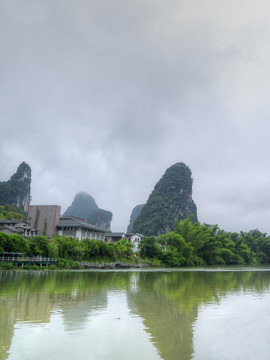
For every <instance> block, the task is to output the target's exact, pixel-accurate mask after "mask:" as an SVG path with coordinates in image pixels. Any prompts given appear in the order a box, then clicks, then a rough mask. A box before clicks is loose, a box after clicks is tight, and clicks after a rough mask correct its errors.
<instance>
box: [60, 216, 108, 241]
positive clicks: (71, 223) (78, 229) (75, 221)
mask: <svg viewBox="0 0 270 360" xmlns="http://www.w3.org/2000/svg"><path fill="white" fill-rule="evenodd" d="M56 228H57V233H58V235H60V236H68V237H72V238H76V239H78V240H83V239H86V238H88V239H91V240H102V241H104V240H105V230H104V229H101V228H99V227H97V226H94V225H91V224H88V223H87V222H86V221H85V220H84V219H80V218H76V217H74V216H69V217H68V216H67V217H61V218H60V222H59V224H58V225H57V226H56Z"/></svg>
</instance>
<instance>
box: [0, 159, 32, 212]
mask: <svg viewBox="0 0 270 360" xmlns="http://www.w3.org/2000/svg"><path fill="white" fill-rule="evenodd" d="M30 199H31V168H30V166H29V165H28V164H26V163H25V162H22V163H21V164H20V165H19V167H18V169H17V171H16V173H15V174H13V175H12V176H11V178H10V179H9V180H8V181H2V182H0V205H6V204H10V205H16V206H18V207H19V208H20V209H21V210H22V211H23V212H24V213H27V211H28V207H29V204H30Z"/></svg>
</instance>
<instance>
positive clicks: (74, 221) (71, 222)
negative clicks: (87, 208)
mask: <svg viewBox="0 0 270 360" xmlns="http://www.w3.org/2000/svg"><path fill="white" fill-rule="evenodd" d="M56 227H57V228H58V229H60V228H63V227H81V228H84V229H88V230H93V231H98V232H103V233H105V230H104V229H101V228H100V227H98V226H95V225H92V224H88V223H87V222H86V221H84V220H79V219H78V218H74V217H72V216H70V217H61V218H60V222H59V224H58V225H57V226H56Z"/></svg>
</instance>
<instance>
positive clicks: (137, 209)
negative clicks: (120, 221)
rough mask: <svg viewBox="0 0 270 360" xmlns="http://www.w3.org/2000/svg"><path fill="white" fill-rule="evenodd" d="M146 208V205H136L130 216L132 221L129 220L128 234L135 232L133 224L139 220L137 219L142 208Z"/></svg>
mask: <svg viewBox="0 0 270 360" xmlns="http://www.w3.org/2000/svg"><path fill="white" fill-rule="evenodd" d="M143 207H144V204H140V205H136V206H135V207H134V208H133V210H132V212H131V215H130V219H129V225H128V227H127V233H132V232H133V224H134V221H135V220H136V219H137V217H138V216H139V215H140V213H141V211H142V208H143Z"/></svg>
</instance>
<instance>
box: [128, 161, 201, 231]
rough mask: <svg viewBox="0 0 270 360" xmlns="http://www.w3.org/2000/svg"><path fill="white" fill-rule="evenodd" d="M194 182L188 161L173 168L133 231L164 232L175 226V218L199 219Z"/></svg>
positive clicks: (162, 180)
mask: <svg viewBox="0 0 270 360" xmlns="http://www.w3.org/2000/svg"><path fill="white" fill-rule="evenodd" d="M192 181H193V180H192V177H191V171H190V169H189V167H188V166H186V165H185V164H184V163H176V164H174V165H172V166H171V167H169V168H168V169H167V170H166V172H165V174H164V175H163V176H162V178H161V179H160V180H159V182H158V183H157V184H156V185H155V187H154V190H153V192H152V193H151V195H150V196H149V198H148V200H147V203H146V204H145V205H144V207H143V208H142V210H141V213H140V215H139V216H138V217H137V219H136V220H135V221H134V224H133V231H134V232H137V233H141V234H144V235H147V236H149V235H158V234H163V233H166V232H168V231H171V230H172V229H173V227H174V220H175V219H177V220H181V219H185V218H187V217H188V216H189V215H191V214H193V218H192V221H194V222H195V221H197V208H196V205H195V203H194V201H193V200H192Z"/></svg>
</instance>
